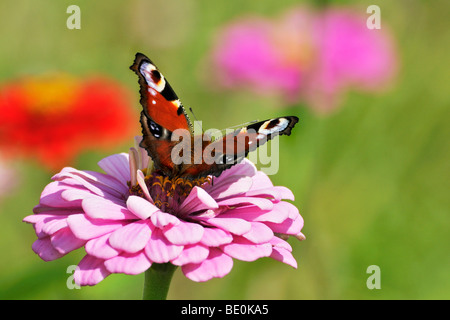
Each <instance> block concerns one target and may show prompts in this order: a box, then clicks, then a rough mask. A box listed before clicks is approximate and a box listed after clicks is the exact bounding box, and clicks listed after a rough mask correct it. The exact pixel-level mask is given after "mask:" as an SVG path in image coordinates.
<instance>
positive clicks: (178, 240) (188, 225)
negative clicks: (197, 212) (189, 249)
mask: <svg viewBox="0 0 450 320" xmlns="http://www.w3.org/2000/svg"><path fill="white" fill-rule="evenodd" d="M203 229H204V228H203V227H202V226H201V225H199V224H197V223H192V222H185V221H181V223H180V224H178V225H176V226H172V227H170V228H168V229H164V230H163V233H164V235H165V236H166V238H167V240H169V241H170V242H171V243H173V244H177V245H186V244H194V243H197V242H199V241H200V240H201V239H202V237H203Z"/></svg>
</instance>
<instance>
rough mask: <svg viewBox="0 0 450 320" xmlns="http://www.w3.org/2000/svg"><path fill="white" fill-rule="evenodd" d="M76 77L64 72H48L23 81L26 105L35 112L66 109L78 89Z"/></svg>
mask: <svg viewBox="0 0 450 320" xmlns="http://www.w3.org/2000/svg"><path fill="white" fill-rule="evenodd" d="M78 87H79V84H78V82H77V80H76V79H74V78H72V77H70V76H68V75H65V74H49V75H45V76H42V77H39V78H30V79H27V80H26V81H25V82H24V85H23V88H24V91H25V97H27V99H28V103H27V107H28V109H29V110H30V111H33V112H36V113H51V112H60V111H61V110H65V109H68V108H69V107H70V103H71V102H72V101H73V97H74V95H75V94H76V92H77V90H78Z"/></svg>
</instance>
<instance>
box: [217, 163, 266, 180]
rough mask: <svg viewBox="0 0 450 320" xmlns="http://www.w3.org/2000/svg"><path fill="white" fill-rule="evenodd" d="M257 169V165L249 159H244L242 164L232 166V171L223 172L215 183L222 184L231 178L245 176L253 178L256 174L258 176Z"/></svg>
mask: <svg viewBox="0 0 450 320" xmlns="http://www.w3.org/2000/svg"><path fill="white" fill-rule="evenodd" d="M257 172H258V171H257V169H256V167H255V165H254V164H253V163H252V162H251V161H250V160H248V159H246V158H245V159H244V160H242V161H241V163H238V164H237V165H235V166H232V167H231V168H230V169H228V170H225V171H224V172H222V174H221V175H220V176H219V177H217V178H214V183H215V182H217V183H221V181H223V180H225V179H227V178H228V177H231V176H244V177H253V176H254V175H255V174H257Z"/></svg>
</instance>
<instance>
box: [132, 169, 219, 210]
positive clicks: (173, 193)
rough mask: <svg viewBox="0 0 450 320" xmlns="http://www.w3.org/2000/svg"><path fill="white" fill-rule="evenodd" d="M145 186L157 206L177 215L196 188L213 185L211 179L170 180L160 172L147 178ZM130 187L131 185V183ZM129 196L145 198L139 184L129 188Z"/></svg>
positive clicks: (153, 173)
mask: <svg viewBox="0 0 450 320" xmlns="http://www.w3.org/2000/svg"><path fill="white" fill-rule="evenodd" d="M144 180H145V184H146V186H147V188H148V190H149V193H150V196H151V198H152V199H153V202H154V204H155V206H157V207H158V208H160V209H161V210H162V211H164V212H168V213H171V214H174V215H176V211H177V208H178V207H179V205H181V204H182V203H183V201H184V200H185V199H186V197H187V196H188V195H189V193H190V192H191V190H192V189H193V188H194V187H196V186H197V187H201V186H202V185H203V184H205V183H211V177H205V178H199V179H193V180H190V179H183V178H174V179H170V178H169V177H166V176H164V175H161V174H160V173H159V172H158V171H155V172H152V173H151V174H149V175H146V177H145V179H144ZM129 185H131V184H130V183H129ZM129 194H130V195H136V196H140V197H144V192H143V191H142V189H141V187H140V186H139V184H137V185H135V186H130V187H129Z"/></svg>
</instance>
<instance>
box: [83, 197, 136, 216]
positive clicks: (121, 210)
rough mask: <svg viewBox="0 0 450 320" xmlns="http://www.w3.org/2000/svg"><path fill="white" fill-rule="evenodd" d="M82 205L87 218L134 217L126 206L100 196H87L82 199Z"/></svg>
mask: <svg viewBox="0 0 450 320" xmlns="http://www.w3.org/2000/svg"><path fill="white" fill-rule="evenodd" d="M82 207H83V210H84V212H85V213H86V215H87V216H88V217H89V218H92V219H106V220H125V219H136V218H137V217H136V216H135V215H134V214H133V213H131V212H130V211H129V210H127V208H125V207H123V206H120V205H118V204H116V203H113V202H111V201H108V200H105V199H102V198H100V197H89V198H86V199H84V200H83V202H82Z"/></svg>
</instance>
